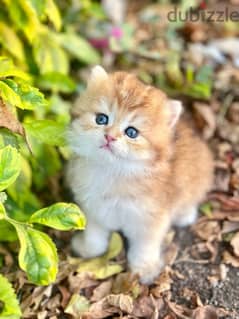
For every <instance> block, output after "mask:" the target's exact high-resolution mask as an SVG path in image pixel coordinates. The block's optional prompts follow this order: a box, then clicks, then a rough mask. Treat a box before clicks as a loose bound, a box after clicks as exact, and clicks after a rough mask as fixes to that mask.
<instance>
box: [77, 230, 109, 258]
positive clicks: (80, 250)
mask: <svg viewBox="0 0 239 319" xmlns="http://www.w3.org/2000/svg"><path fill="white" fill-rule="evenodd" d="M71 249H72V251H73V253H74V254H75V255H77V256H80V257H83V258H94V257H97V256H100V255H103V254H104V253H105V252H106V250H107V242H106V243H105V242H104V241H93V240H92V239H91V240H90V241H89V240H87V239H86V238H85V235H84V233H76V234H75V235H74V236H73V237H72V239H71Z"/></svg>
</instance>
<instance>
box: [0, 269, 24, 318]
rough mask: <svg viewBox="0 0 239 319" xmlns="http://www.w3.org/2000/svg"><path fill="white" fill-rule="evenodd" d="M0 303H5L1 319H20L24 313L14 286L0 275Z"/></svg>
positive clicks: (0, 314)
mask: <svg viewBox="0 0 239 319" xmlns="http://www.w3.org/2000/svg"><path fill="white" fill-rule="evenodd" d="M0 301H1V302H2V303H3V309H2V310H1V313H0V318H1V319H7V318H9V319H18V318H19V319H20V317H21V315H22V313H21V309H20V307H19V303H18V300H17V296H16V294H15V292H14V290H13V288H12V285H11V284H10V282H9V281H8V280H7V278H5V277H3V276H2V275H1V274H0Z"/></svg>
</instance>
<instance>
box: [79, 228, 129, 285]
mask: <svg viewBox="0 0 239 319" xmlns="http://www.w3.org/2000/svg"><path fill="white" fill-rule="evenodd" d="M122 248H123V241H122V238H121V237H120V235H119V234H117V233H114V234H113V235H112V238H111V240H110V244H109V249H108V251H107V253H106V254H104V255H103V256H101V257H96V258H92V259H90V260H83V261H82V262H81V263H80V265H79V267H78V268H77V271H78V272H89V273H91V274H92V275H93V276H94V277H95V278H96V279H104V278H108V277H110V276H113V275H115V274H118V273H120V272H121V271H122V270H123V267H122V265H119V264H117V263H116V262H112V261H110V259H112V258H115V257H116V256H117V255H118V254H119V253H120V252H121V250H122Z"/></svg>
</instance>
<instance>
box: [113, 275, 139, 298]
mask: <svg viewBox="0 0 239 319" xmlns="http://www.w3.org/2000/svg"><path fill="white" fill-rule="evenodd" d="M141 291H142V286H140V285H139V278H138V276H137V275H135V274H133V273H131V272H125V273H120V274H118V275H117V276H116V278H115V280H114V281H113V287H112V293H114V294H120V293H123V294H130V295H132V297H133V298H137V297H138V295H139V294H140V293H141Z"/></svg>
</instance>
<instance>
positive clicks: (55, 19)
mask: <svg viewBox="0 0 239 319" xmlns="http://www.w3.org/2000/svg"><path fill="white" fill-rule="evenodd" d="M45 13H46V15H47V16H48V19H49V20H50V21H51V22H52V23H53V25H54V27H55V28H56V30H57V31H60V29H61V26H62V21H61V14H60V11H59V10H58V7H57V6H56V4H55V2H54V0H46V8H45Z"/></svg>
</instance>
